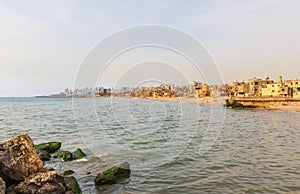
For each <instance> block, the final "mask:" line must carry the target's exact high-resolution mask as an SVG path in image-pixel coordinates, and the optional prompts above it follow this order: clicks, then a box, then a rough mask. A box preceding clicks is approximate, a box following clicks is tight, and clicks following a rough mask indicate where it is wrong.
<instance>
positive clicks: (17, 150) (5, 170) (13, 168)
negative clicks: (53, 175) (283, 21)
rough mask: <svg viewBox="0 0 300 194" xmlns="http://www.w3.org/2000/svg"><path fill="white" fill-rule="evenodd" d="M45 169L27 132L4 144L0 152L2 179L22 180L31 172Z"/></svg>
mask: <svg viewBox="0 0 300 194" xmlns="http://www.w3.org/2000/svg"><path fill="white" fill-rule="evenodd" d="M41 171H45V169H44V168H43V162H42V161H41V160H40V158H39V156H38V154H37V153H36V151H35V150H34V148H33V141H32V139H31V138H30V137H29V136H28V134H22V135H18V136H16V137H14V138H12V139H11V140H9V141H8V142H6V144H5V151H4V152H1V153H0V177H2V178H3V179H4V181H6V182H7V181H12V182H13V181H23V180H24V179H25V178H26V177H28V176H29V175H31V174H34V173H37V172H41Z"/></svg>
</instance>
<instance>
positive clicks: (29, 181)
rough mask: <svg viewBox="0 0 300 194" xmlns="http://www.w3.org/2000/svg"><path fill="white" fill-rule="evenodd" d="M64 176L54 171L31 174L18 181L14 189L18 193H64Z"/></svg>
mask: <svg viewBox="0 0 300 194" xmlns="http://www.w3.org/2000/svg"><path fill="white" fill-rule="evenodd" d="M64 184H65V181H64V178H63V177H62V176H60V175H58V174H57V172H55V171H47V172H40V173H36V174H32V175H30V176H29V177H27V178H26V179H25V180H24V181H23V182H21V183H19V184H18V185H17V186H16V187H15V188H14V191H15V192H16V193H18V194H36V193H37V194H46V193H57V194H60V193H65V187H64Z"/></svg>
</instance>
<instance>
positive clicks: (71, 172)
mask: <svg viewBox="0 0 300 194" xmlns="http://www.w3.org/2000/svg"><path fill="white" fill-rule="evenodd" d="M73 173H74V171H73V170H65V171H64V176H67V175H70V174H73Z"/></svg>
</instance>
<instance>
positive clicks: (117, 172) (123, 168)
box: [94, 162, 131, 186]
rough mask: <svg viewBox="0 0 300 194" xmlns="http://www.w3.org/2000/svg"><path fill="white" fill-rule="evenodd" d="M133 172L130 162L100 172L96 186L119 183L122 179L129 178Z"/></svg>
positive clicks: (95, 181)
mask: <svg viewBox="0 0 300 194" xmlns="http://www.w3.org/2000/svg"><path fill="white" fill-rule="evenodd" d="M130 173H131V170H130V165H129V163H128V162H123V163H121V164H118V165H116V166H113V167H111V168H110V169H107V170H105V171H103V172H100V173H99V174H98V175H97V176H96V178H95V179H94V183H95V185H96V186H103V185H111V184H115V183H117V180H118V179H120V178H128V177H129V176H130Z"/></svg>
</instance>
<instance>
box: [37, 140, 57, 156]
mask: <svg viewBox="0 0 300 194" xmlns="http://www.w3.org/2000/svg"><path fill="white" fill-rule="evenodd" d="M60 147H61V142H47V143H41V144H38V145H35V146H34V149H36V150H44V151H46V152H48V153H54V152H56V151H57V150H59V149H60Z"/></svg>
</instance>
